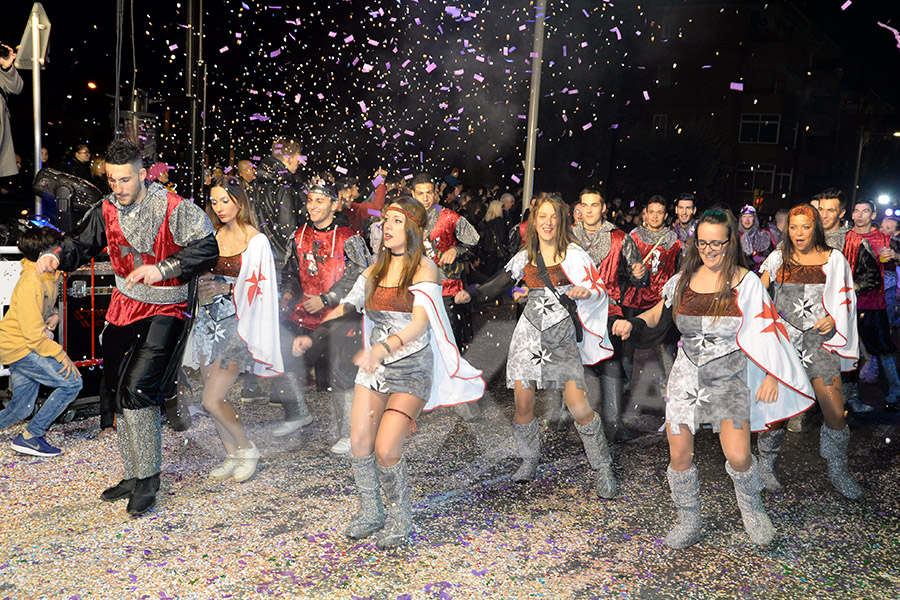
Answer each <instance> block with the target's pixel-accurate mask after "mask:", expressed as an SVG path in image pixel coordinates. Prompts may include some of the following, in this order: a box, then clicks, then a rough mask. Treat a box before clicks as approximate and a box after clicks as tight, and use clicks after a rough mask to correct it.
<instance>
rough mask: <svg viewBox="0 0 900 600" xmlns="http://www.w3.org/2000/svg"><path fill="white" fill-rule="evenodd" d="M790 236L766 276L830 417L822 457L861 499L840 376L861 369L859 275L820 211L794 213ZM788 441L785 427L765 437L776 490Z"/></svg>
mask: <svg viewBox="0 0 900 600" xmlns="http://www.w3.org/2000/svg"><path fill="white" fill-rule="evenodd" d="M785 233H786V235H785V236H784V238H783V241H782V247H779V248H777V249H776V250H775V251H774V252H772V254H770V255H769V257H768V258H767V259H766V260H765V262H763V264H762V270H761V273H762V275H761V277H760V278H761V279H762V282H763V285H764V286H766V287H767V288H768V287H769V284H770V283H771V284H772V285H773V286H774V290H773V291H774V294H773V296H774V298H775V308H776V309H778V313H779V314H780V315H781V317H782V319H781V323H782V324H783V325H784V327H785V329H787V332H788V335H789V336H790V339H791V343H792V344H793V345H794V347H796V348H797V350H798V351H799V353H800V360H801V362H802V363H803V367H804V368H805V369H806V373H807V375H808V376H809V379H810V381H812V386H813V389H814V390H815V392H816V400H817V401H818V403H819V406H820V407H821V408H822V413H823V414H824V415H825V423H823V424H822V429H821V430H820V434H819V435H820V437H819V454H820V455H821V456H822V458H824V459H825V460H826V461H827V462H828V478H829V479H830V480H831V484H832V485H833V486H834V487H835V489H837V490H838V491H839V492H840V493H841V494H843V495H844V496H845V497H847V498H851V499H854V500H855V499H858V498H860V497H861V496H862V490H861V489H860V488H859V486H858V485H857V484H856V482H855V481H853V478H852V477H851V476H850V471H849V470H848V468H847V446H848V445H849V443H850V429H849V428H848V427H847V420H846V419H845V418H844V396H843V393H842V389H841V375H840V374H841V371H853V370H854V369H855V368H856V366H857V364H858V363H859V338H858V335H857V330H856V327H855V325H856V293H855V292H854V291H853V272H852V271H851V269H850V263H848V262H847V259H846V258H844V255H843V254H842V253H841V252H839V251H835V250H832V249H831V248H829V247H828V243H827V242H826V241H825V230H824V228H823V227H822V218H821V217H820V216H819V211H817V210H815V209H814V208H813V207H812V205H810V204H800V205H798V206H795V207H794V208H793V209H791V212H790V213H789V215H788V227H787V231H786V232H785ZM783 442H784V423H778V424H776V425H773V426H772V427H771V428H770V431H765V432H762V433H760V434H759V437H758V438H757V448H758V450H759V471H760V476H761V477H762V481H763V484H764V485H765V486H766V490H768V491H770V492H777V491H778V490H780V489H781V484H780V483H779V482H778V479H777V478H776V477H775V461H776V460H777V459H778V453H779V452H780V451H781V446H782V444H783Z"/></svg>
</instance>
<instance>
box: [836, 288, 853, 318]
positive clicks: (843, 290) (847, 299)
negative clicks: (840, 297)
mask: <svg viewBox="0 0 900 600" xmlns="http://www.w3.org/2000/svg"><path fill="white" fill-rule="evenodd" d="M852 289H853V288H852V287H848V286H846V285H845V286H844V287H842V288H841V289H839V290H838V294H844V296H845V297H844V301H843V302H841V306H846V307H847V312H850V305H851V304H852V302H851V301H850V297H849V294H847V292H849V291H851V290H852Z"/></svg>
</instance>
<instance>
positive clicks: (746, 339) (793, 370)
mask: <svg viewBox="0 0 900 600" xmlns="http://www.w3.org/2000/svg"><path fill="white" fill-rule="evenodd" d="M735 289H736V290H737V306H738V309H739V310H740V311H741V315H742V320H741V327H740V329H738V333H737V343H738V346H739V347H740V349H741V350H743V351H744V354H746V355H747V359H748V360H747V387H748V388H749V389H750V430H751V431H765V430H766V429H768V426H769V425H771V424H772V423H778V422H780V421H784V420H786V419H790V418H791V417H793V416H795V415H798V414H800V413H802V412H805V411H806V410H808V409H809V408H810V407H812V405H813V404H814V403H815V394H814V392H813V389H812V385H811V384H810V382H809V377H808V376H807V374H806V369H804V368H803V364H802V363H801V362H800V357H799V356H798V355H797V350H796V349H795V348H794V346H793V345H792V344H791V341H790V339H788V335H787V330H786V329H785V328H784V325H783V324H782V323H781V322H779V316H778V311H776V310H775V304H774V302H772V299H771V298H770V297H769V294H768V292H766V288H764V287H763V284H762V282H761V281H760V280H759V277H757V276H756V275H755V274H754V273H747V274H746V275H745V276H744V279H743V280H742V281H741V283H740V284H739V285H738V286H737V287H736V288H735ZM766 375H771V376H772V377H774V378H775V379H777V380H778V399H777V400H776V401H775V402H771V403H767V402H757V401H756V393H757V391H759V388H760V386H761V385H762V382H763V380H764V379H765V377H766Z"/></svg>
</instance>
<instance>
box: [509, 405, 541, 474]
mask: <svg viewBox="0 0 900 600" xmlns="http://www.w3.org/2000/svg"><path fill="white" fill-rule="evenodd" d="M513 437H515V438H516V447H517V448H518V450H519V458H521V459H522V464H521V465H519V468H518V469H517V470H516V472H515V473H513V476H512V480H513V481H514V482H516V483H526V482H528V481H534V478H535V476H536V475H537V468H538V463H540V462H541V431H540V428H539V427H538V422H537V419H532V420H531V422H530V423H525V424H524V425H520V424H519V423H513Z"/></svg>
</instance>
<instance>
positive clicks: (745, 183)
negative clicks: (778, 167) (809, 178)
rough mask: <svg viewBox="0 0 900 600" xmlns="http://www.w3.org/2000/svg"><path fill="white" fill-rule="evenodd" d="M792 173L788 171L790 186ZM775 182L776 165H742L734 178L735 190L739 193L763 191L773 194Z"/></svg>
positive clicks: (738, 167)
mask: <svg viewBox="0 0 900 600" xmlns="http://www.w3.org/2000/svg"><path fill="white" fill-rule="evenodd" d="M791 173H792V171H791V170H787V174H788V175H787V176H788V185H790V176H791ZM774 182H775V165H749V164H740V165H738V166H737V171H736V173H735V176H734V189H735V190H736V191H738V192H752V191H753V190H762V191H764V192H771V191H772V186H773V185H774Z"/></svg>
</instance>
